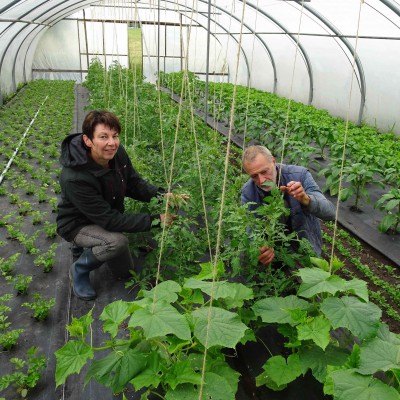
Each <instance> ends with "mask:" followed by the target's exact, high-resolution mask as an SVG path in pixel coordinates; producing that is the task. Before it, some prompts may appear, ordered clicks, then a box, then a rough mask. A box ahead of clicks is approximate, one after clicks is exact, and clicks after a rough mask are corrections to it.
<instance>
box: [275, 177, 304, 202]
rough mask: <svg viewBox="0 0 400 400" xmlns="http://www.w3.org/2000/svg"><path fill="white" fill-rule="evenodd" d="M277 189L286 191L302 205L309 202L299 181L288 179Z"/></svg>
mask: <svg viewBox="0 0 400 400" xmlns="http://www.w3.org/2000/svg"><path fill="white" fill-rule="evenodd" d="M279 190H281V191H282V192H286V193H288V194H289V196H292V197H293V198H295V199H296V200H297V201H298V202H299V203H301V204H302V205H303V206H308V205H309V204H310V197H309V196H308V194H307V193H306V192H305V190H304V188H303V185H302V184H301V182H295V181H290V182H289V183H288V184H287V186H279Z"/></svg>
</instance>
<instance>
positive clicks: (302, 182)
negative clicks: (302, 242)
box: [241, 145, 335, 265]
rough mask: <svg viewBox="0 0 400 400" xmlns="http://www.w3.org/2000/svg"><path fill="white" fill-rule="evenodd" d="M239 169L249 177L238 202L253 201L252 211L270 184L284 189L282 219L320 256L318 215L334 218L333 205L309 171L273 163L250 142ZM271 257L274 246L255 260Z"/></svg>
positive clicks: (263, 150)
mask: <svg viewBox="0 0 400 400" xmlns="http://www.w3.org/2000/svg"><path fill="white" fill-rule="evenodd" d="M243 168H244V170H245V171H246V173H247V174H248V175H249V176H250V179H249V180H248V181H247V182H246V183H245V184H244V186H243V188H242V194H241V201H242V204H247V203H249V202H253V203H255V204H250V205H249V209H250V210H255V209H256V208H258V207H259V206H261V205H262V204H263V199H264V198H265V196H267V195H268V194H269V192H270V191H271V188H272V186H271V184H273V185H276V186H278V187H279V189H280V190H281V191H282V192H284V193H285V194H284V200H285V203H286V204H287V206H288V207H289V208H290V216H289V218H288V220H287V222H286V226H287V229H288V231H289V232H296V233H297V235H298V237H299V238H305V239H307V240H308V241H309V242H310V244H311V246H312V247H313V249H314V251H315V252H316V254H317V255H321V248H322V236H321V226H320V223H319V220H318V219H319V218H320V219H323V220H333V219H335V206H334V205H333V204H332V202H330V201H329V200H328V199H327V198H326V197H325V196H324V195H323V194H322V192H321V190H320V189H319V187H318V185H317V183H316V182H315V181H314V179H313V177H312V175H311V173H310V172H309V171H308V170H307V169H306V168H304V167H301V166H296V165H285V164H281V165H280V164H277V163H276V160H275V158H274V157H273V156H272V154H271V152H270V151H269V150H268V149H267V148H266V147H264V146H260V145H253V146H249V147H247V148H246V149H245V151H244V153H243ZM273 259H274V249H273V248H268V247H267V246H263V247H261V248H260V256H259V257H258V260H259V261H260V262H261V263H262V264H264V265H266V264H269V263H270V262H271V261H272V260H273Z"/></svg>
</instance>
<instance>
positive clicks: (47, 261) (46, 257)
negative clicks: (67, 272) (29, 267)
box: [34, 243, 57, 272]
mask: <svg viewBox="0 0 400 400" xmlns="http://www.w3.org/2000/svg"><path fill="white" fill-rule="evenodd" d="M56 249H57V243H53V244H52V245H51V246H50V247H49V249H48V250H47V251H46V252H44V253H42V254H40V255H38V256H37V257H36V258H35V260H34V263H35V265H36V266H37V267H40V268H42V269H43V272H50V271H51V270H52V269H53V266H54V262H55V255H56Z"/></svg>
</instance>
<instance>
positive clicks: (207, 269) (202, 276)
mask: <svg viewBox="0 0 400 400" xmlns="http://www.w3.org/2000/svg"><path fill="white" fill-rule="evenodd" d="M200 267H201V271H200V273H199V274H198V275H197V276H196V277H195V278H196V279H199V280H201V281H202V280H206V279H213V276H214V274H215V275H216V276H215V278H218V277H220V276H221V275H222V274H223V273H224V271H225V267H224V263H223V261H218V262H217V263H216V264H214V263H212V262H208V263H203V264H200Z"/></svg>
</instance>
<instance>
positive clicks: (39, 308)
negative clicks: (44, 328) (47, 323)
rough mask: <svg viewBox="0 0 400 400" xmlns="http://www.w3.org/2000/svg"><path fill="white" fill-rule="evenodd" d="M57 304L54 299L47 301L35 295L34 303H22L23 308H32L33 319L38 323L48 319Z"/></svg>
mask: <svg viewBox="0 0 400 400" xmlns="http://www.w3.org/2000/svg"><path fill="white" fill-rule="evenodd" d="M55 303H56V300H55V299H54V298H51V299H48V300H46V299H43V296H42V295H41V294H39V293H34V294H33V302H31V303H28V302H25V303H22V304H21V306H22V307H27V308H30V309H31V310H32V311H33V318H35V319H36V320H38V321H43V320H45V319H46V318H47V317H48V315H49V312H50V310H51V309H52V308H53V307H54V305H55Z"/></svg>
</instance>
